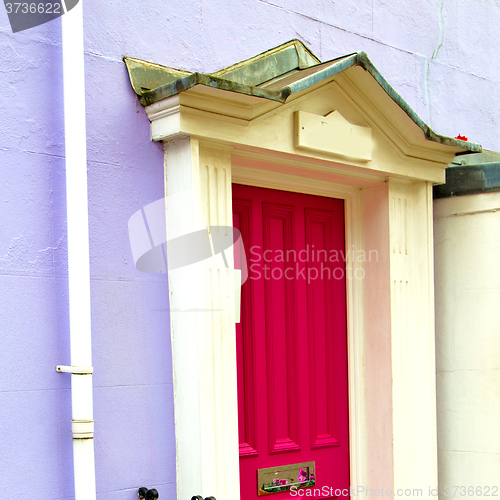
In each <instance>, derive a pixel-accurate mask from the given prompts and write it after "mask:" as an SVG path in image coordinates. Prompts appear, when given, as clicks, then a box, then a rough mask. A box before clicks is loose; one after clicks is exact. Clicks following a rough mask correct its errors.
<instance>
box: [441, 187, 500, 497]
mask: <svg viewBox="0 0 500 500" xmlns="http://www.w3.org/2000/svg"><path fill="white" fill-rule="evenodd" d="M499 209H500V193H486V194H477V195H468V196H460V197H456V198H445V199H439V200H435V201H434V245H435V246H434V248H435V280H436V282H435V286H436V295H435V300H436V357H437V359H436V361H437V409H438V461H439V490H440V497H441V498H444V494H443V493H444V487H445V486H466V487H467V488H469V487H470V486H473V487H477V486H482V487H483V488H484V486H493V485H499V483H500V426H499V417H500V371H499V368H500V211H498V210H499ZM463 491H464V490H461V492H463ZM451 493H453V490H452V491H451ZM470 493H472V490H470V491H469V490H468V489H467V494H466V496H467V497H469V496H470ZM483 493H484V489H483ZM491 493H492V491H490V494H491ZM497 495H500V491H498V492H497ZM455 496H457V497H459V496H460V490H459V492H457V495H455ZM462 498H464V497H463V496H462Z"/></svg>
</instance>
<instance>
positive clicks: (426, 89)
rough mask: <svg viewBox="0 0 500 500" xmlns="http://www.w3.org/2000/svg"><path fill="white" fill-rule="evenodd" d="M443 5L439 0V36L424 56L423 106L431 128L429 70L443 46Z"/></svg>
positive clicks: (442, 0) (442, 1) (441, 0)
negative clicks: (430, 50) (431, 50)
mask: <svg viewBox="0 0 500 500" xmlns="http://www.w3.org/2000/svg"><path fill="white" fill-rule="evenodd" d="M443 7H444V0H439V4H438V26H439V38H438V43H437V45H436V47H435V48H434V51H433V53H432V56H431V57H430V58H428V57H426V58H425V78H424V95H425V106H426V108H427V116H428V117H429V126H430V127H431V128H432V114H431V113H432V109H431V99H430V94H429V71H430V63H431V61H432V60H433V59H436V58H437V56H438V54H439V50H440V49H441V47H442V46H443V42H444V20H443Z"/></svg>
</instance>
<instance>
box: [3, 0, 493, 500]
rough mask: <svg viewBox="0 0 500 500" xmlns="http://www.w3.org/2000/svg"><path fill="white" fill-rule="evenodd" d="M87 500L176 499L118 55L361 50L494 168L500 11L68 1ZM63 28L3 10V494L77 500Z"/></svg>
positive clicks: (163, 374)
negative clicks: (82, 185)
mask: <svg viewBox="0 0 500 500" xmlns="http://www.w3.org/2000/svg"><path fill="white" fill-rule="evenodd" d="M82 1H83V2H84V18H85V50H86V93H87V101H86V106H87V132H88V137H87V145H88V169H89V211H90V214H89V217H90V250H91V278H92V283H91V291H92V328H93V358H94V362H93V364H94V368H95V376H94V385H95V392H94V413H95V421H96V431H95V450H96V470H97V488H98V495H99V498H101V499H104V498H106V499H112V500H118V499H120V500H125V499H132V498H135V496H136V488H137V487H138V486H141V485H145V486H148V487H153V486H155V487H157V488H158V490H159V491H160V497H161V498H174V496H175V440H174V420H173V402H172V398H173V391H172V376H171V356H170V345H169V314H168V293H167V283H166V279H165V276H161V275H145V274H141V273H139V272H138V271H137V270H135V268H134V264H133V261H132V256H131V253H130V249H129V243H128V234H127V221H128V218H129V217H130V216H131V215H132V214H133V213H134V212H135V211H136V210H138V209H139V208H141V207H142V206H144V205H146V204H148V203H150V202H152V201H154V200H156V199H158V198H160V197H162V195H163V177H162V176H163V154H162V148H161V147H160V145H158V144H155V143H152V142H151V141H150V140H149V123H148V120H147V118H146V116H145V113H144V110H143V109H142V107H141V106H140V105H139V104H138V102H137V100H136V98H135V95H134V94H133V92H132V90H131V88H130V84H129V82H128V76H127V73H126V70H125V66H124V64H123V62H122V59H121V58H122V57H123V56H124V55H129V56H134V57H138V58H142V59H146V60H150V61H154V62H158V63H162V64H165V65H168V66H173V67H179V68H182V69H189V70H200V71H204V72H210V71H215V70H217V69H220V68H221V67H224V66H226V65H229V64H231V63H234V62H237V61H239V60H242V59H245V58H247V57H250V56H253V55H255V54H257V53H260V52H262V51H264V50H266V49H268V48H271V47H273V46H276V45H279V44H280V43H283V42H285V41H287V40H290V39H292V38H299V39H301V40H302V41H304V42H305V43H306V44H307V45H308V46H309V47H310V48H311V50H312V51H313V52H314V53H315V54H316V55H318V56H319V57H320V58H321V59H322V60H327V59H330V58H333V57H336V56H339V55H342V54H346V53H350V52H353V51H356V50H365V51H366V52H367V53H368V56H369V57H370V58H371V59H372V61H373V62H374V64H375V65H376V66H377V68H378V69H379V70H380V71H381V72H382V74H383V75H384V76H385V77H386V78H387V79H388V81H389V82H390V83H391V84H392V85H393V86H394V87H395V88H396V90H397V91H398V92H399V93H400V94H401V95H402V96H403V98H405V99H406V100H407V101H408V103H409V104H410V105H411V106H412V107H413V109H414V110H415V111H416V112H417V113H418V114H419V115H420V116H421V117H422V118H423V119H424V120H425V121H426V122H427V123H429V124H430V125H431V126H432V127H433V128H434V129H435V131H436V132H438V133H441V134H445V135H450V136H456V135H458V134H459V133H460V134H462V135H466V136H468V137H469V139H470V140H472V141H475V142H479V143H482V144H483V146H484V147H485V148H488V149H493V150H497V151H498V150H500V134H498V123H499V121H500V120H499V113H500V89H499V85H498V81H499V79H500V70H499V68H500V64H499V62H500V61H498V59H499V58H500V50H498V48H499V47H500V44H499V40H498V29H497V27H498V26H499V25H500V4H499V3H498V2H493V1H486V0H475V1H474V2H468V1H466V0H444V1H442V0H441V2H440V1H439V0H420V1H417V2H415V1H414V0H405V1H402V0H385V1H384V0H357V1H356V2H351V1H347V0H343V1H338V2H337V1H336V2H333V1H331V0H311V1H302V0H273V1H272V2H267V1H262V0H241V1H238V2H229V1H227V0H226V1H222V0H212V1H206V2H201V1H198V0H193V1H182V0H181V1H177V2H173V1H172V2H163V3H162V5H158V3H157V2H150V1H148V0H139V1H135V2H118V1H113V0H87V1H86V0H82ZM60 26H61V23H60V19H59V20H55V21H52V22H50V23H48V24H45V25H43V26H39V27H36V28H32V29H30V30H27V31H25V32H21V33H17V34H12V32H11V30H10V27H9V24H8V19H7V15H6V12H5V8H4V7H3V6H0V88H1V89H2V99H1V101H0V152H1V157H2V165H1V167H2V168H1V170H0V179H1V181H0V207H1V208H0V298H1V306H0V311H1V315H2V321H1V334H0V356H1V360H2V362H1V363H0V484H1V485H2V486H4V491H5V487H6V486H8V485H12V486H22V487H23V488H24V491H25V495H24V496H25V498H30V499H35V500H36V499H42V498H43V499H51V500H52V499H54V500H58V499H63V498H71V497H72V496H73V477H72V448H71V432H70V419H71V415H70V392H69V387H70V384H69V382H70V381H69V376H68V375H64V374H56V373H55V371H54V367H55V365H56V364H69V340H68V311H67V309H68V306H67V272H66V271H67V266H66V226H65V186H64V183H65V174H64V135H63V132H64V129H63V108H62V81H61V71H62V68H61V34H60Z"/></svg>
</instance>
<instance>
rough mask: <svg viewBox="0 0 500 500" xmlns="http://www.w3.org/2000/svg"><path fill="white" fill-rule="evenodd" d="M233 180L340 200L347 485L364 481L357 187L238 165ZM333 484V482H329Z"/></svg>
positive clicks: (361, 329)
mask: <svg viewBox="0 0 500 500" xmlns="http://www.w3.org/2000/svg"><path fill="white" fill-rule="evenodd" d="M231 176H232V182H233V183H234V184H246V185H249V186H256V187H263V188H269V189H279V190H282V191H291V192H296V193H304V194H311V195H316V196H325V197H328V198H337V199H342V200H344V225H345V245H346V249H351V250H352V251H351V252H349V253H348V254H347V258H346V269H348V270H351V279H347V280H346V284H347V291H346V292H347V293H346V298H347V349H348V356H347V357H348V368H347V370H348V384H349V461H350V478H351V485H358V484H359V485H364V484H366V483H367V482H366V479H367V478H366V465H367V464H366V451H365V450H366V437H365V432H364V430H365V427H366V426H365V411H364V408H365V404H364V397H363V395H364V374H363V359H364V342H363V314H362V303H363V282H362V279H356V275H357V273H358V274H359V275H360V276H361V274H362V273H359V271H364V269H363V265H362V263H360V262H356V260H355V259H353V255H357V253H358V251H360V250H362V248H363V247H362V239H361V233H362V224H361V191H360V190H359V189H356V188H354V187H352V186H346V185H342V184H337V183H325V182H323V181H317V180H313V179H309V180H305V179H304V178H303V177H298V176H294V175H287V174H279V176H277V175H276V174H275V173H273V172H269V171H265V170H259V169H251V168H244V167H243V168H241V167H235V166H233V167H232V169H231ZM332 486H333V485H332Z"/></svg>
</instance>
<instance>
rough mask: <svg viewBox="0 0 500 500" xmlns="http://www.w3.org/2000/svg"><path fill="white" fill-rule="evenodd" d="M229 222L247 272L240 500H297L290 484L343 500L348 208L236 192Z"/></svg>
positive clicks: (240, 345)
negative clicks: (266, 499) (265, 498)
mask: <svg viewBox="0 0 500 500" xmlns="http://www.w3.org/2000/svg"><path fill="white" fill-rule="evenodd" d="M233 214H234V216H233V224H234V227H236V228H238V229H240V231H241V233H242V237H243V243H244V245H245V251H246V258H247V265H248V280H247V281H246V282H245V283H244V285H243V287H242V291H241V293H242V296H241V322H240V323H239V324H237V327H236V333H237V363H238V411H239V439H240V481H241V498H242V500H256V499H257V497H258V495H259V493H260V495H267V494H270V492H271V491H272V492H273V493H272V494H273V495H274V496H273V500H280V499H283V498H290V496H299V490H295V491H294V490H293V489H292V490H288V488H289V486H286V485H290V484H295V485H296V486H297V485H298V486H305V485H307V484H309V485H311V486H308V487H306V488H305V489H302V490H301V491H300V496H302V495H304V496H308V497H309V498H313V497H315V498H328V497H335V496H338V495H339V490H344V495H345V494H346V493H347V491H348V489H349V429H348V394H347V335H346V295H345V290H346V276H345V273H346V268H345V242H344V204H343V201H342V200H336V199H331V198H323V197H318V196H311V195H304V194H297V193H290V192H286V191H276V190H271V189H263V188H255V187H250V186H242V185H236V184H233ZM311 462H314V464H313V466H312V467H311ZM300 464H305V465H308V468H306V467H305V465H304V466H302V465H300ZM290 466H292V467H290ZM270 468H273V469H270ZM262 469H269V470H267V471H264V472H263V471H262ZM275 469H276V471H274V470H275ZM259 470H261V474H260V475H259V473H258V471H259ZM273 474H274V476H273ZM313 482H315V484H314V486H312V483H313ZM259 490H260V492H259ZM307 490H314V491H309V492H308V491H307ZM335 490H337V493H335ZM310 495H311V496H310Z"/></svg>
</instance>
